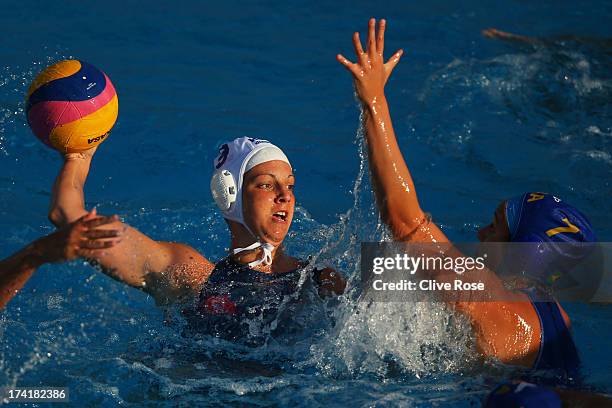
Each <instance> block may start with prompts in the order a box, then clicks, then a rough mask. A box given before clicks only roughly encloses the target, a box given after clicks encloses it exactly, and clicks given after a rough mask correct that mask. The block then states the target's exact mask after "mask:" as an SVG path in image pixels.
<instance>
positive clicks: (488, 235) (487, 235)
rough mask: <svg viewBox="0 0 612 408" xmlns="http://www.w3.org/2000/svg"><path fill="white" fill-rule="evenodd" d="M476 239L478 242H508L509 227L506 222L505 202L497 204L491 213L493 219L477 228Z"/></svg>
mask: <svg viewBox="0 0 612 408" xmlns="http://www.w3.org/2000/svg"><path fill="white" fill-rule="evenodd" d="M478 240H479V241H480V242H508V241H510V229H509V228H508V223H507V222H506V202H505V201H502V203H501V204H500V205H499V206H497V209H496V210H495V213H494V214H493V221H492V222H491V223H490V224H489V225H487V226H485V227H482V228H481V229H480V230H478Z"/></svg>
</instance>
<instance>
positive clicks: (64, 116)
mask: <svg viewBox="0 0 612 408" xmlns="http://www.w3.org/2000/svg"><path fill="white" fill-rule="evenodd" d="M118 110H119V103H118V100H117V93H116V92H115V87H114V86H113V84H112V83H111V81H110V79H109V78H108V77H107V76H106V74H105V73H104V72H102V71H100V70H99V69H97V68H96V67H94V66H93V65H90V64H88V63H86V62H83V61H77V60H66V61H60V62H58V63H57V64H53V65H51V66H50V67H47V68H46V69H45V70H44V71H42V72H41V73H40V74H38V76H37V77H36V78H35V79H34V81H33V82H32V85H30V89H28V95H27V99H26V115H27V118H28V124H29V125H30V127H31V128H32V131H33V132H34V134H35V135H36V137H38V138H39V139H40V140H41V141H42V142H43V143H45V144H46V145H47V146H49V147H52V148H54V149H57V150H59V151H60V152H63V153H73V152H82V151H84V150H87V149H91V148H92V147H95V146H97V145H99V144H100V143H102V141H104V139H105V138H106V137H107V136H108V134H109V132H110V130H111V129H112V127H113V125H114V124H115V121H116V120H117V113H118Z"/></svg>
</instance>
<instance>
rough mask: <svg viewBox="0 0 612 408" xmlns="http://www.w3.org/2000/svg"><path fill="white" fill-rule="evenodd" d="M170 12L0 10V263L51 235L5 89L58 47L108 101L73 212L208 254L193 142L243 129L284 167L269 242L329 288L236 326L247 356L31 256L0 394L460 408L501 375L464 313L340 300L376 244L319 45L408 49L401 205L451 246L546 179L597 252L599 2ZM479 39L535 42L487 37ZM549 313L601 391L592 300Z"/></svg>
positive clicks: (605, 33)
mask: <svg viewBox="0 0 612 408" xmlns="http://www.w3.org/2000/svg"><path fill="white" fill-rule="evenodd" d="M174 3H176V4H174ZM174 3H168V2H162V1H150V2H148V3H146V4H142V5H141V6H134V5H130V4H128V5H126V4H124V3H123V2H114V1H110V2H104V3H100V4H99V5H91V6H90V5H85V4H84V3H76V2H72V1H70V2H65V3H64V4H56V3H48V2H23V3H22V2H13V3H11V4H8V3H7V4H4V5H3V6H2V13H0V22H1V23H2V27H3V29H4V33H5V35H3V36H2V37H1V38H0V52H1V53H2V55H3V58H2V60H1V61H0V226H2V230H3V234H2V235H1V236H0V257H4V256H6V255H8V254H10V253H11V252H12V251H14V250H16V249H18V248H19V247H21V246H23V245H24V244H26V243H28V242H29V241H31V240H33V239H34V238H36V237H38V236H40V235H42V234H45V233H48V232H50V231H51V230H52V228H51V226H50V224H49V223H48V221H47V220H46V212H47V209H48V202H49V197H50V195H49V191H50V187H51V184H52V182H53V179H54V177H55V174H56V173H57V170H58V169H59V166H60V158H59V156H58V154H57V153H55V152H54V151H52V150H49V149H47V148H46V147H44V146H43V145H42V144H41V143H40V142H38V141H37V140H36V139H35V138H34V137H33V136H32V134H31V133H30V131H29V129H28V127H27V125H26V123H25V118H24V113H23V109H24V103H23V99H24V94H25V91H26V89H27V86H28V84H29V82H30V81H31V79H32V78H33V76H34V75H36V73H37V72H39V71H40V70H41V69H42V68H43V67H44V66H46V65H47V64H49V63H51V62H54V61H57V60H60V59H63V58H68V57H76V58H80V59H83V60H86V61H88V62H90V63H93V64H95V65H97V66H99V67H100V68H102V69H103V70H104V71H106V72H107V73H108V75H109V76H110V77H111V78H112V80H113V82H114V84H115V87H116V88H117V91H118V93H119V100H120V116H119V121H118V123H117V125H116V127H115V130H114V132H113V134H112V136H111V137H110V138H109V139H108V141H106V142H105V143H104V144H103V145H102V146H101V148H100V149H99V150H98V153H97V154H96V157H95V159H94V164H93V168H92V171H91V174H90V177H89V180H88V183H87V187H86V198H87V205H88V207H92V206H94V205H96V206H98V209H99V211H100V212H103V213H109V214H110V213H118V214H120V215H121V216H122V217H124V219H125V220H126V221H127V222H128V223H129V224H131V225H133V226H135V227H136V228H138V229H140V230H141V231H143V232H145V233H146V234H148V235H150V236H152V237H153V238H156V239H163V240H168V241H180V242H186V243H188V244H190V245H192V246H194V247H195V248H196V249H198V250H199V251H201V252H202V253H203V254H204V255H206V256H207V257H209V258H210V259H220V258H222V257H223V256H224V254H225V250H226V247H227V246H228V244H229V242H228V241H229V235H228V233H227V229H226V226H225V223H224V222H223V220H222V219H221V217H220V216H219V215H218V214H217V212H216V211H215V208H214V207H213V204H212V200H211V198H210V195H209V192H208V183H209V178H210V174H211V169H210V163H211V160H212V158H213V155H214V154H215V150H214V146H215V145H216V143H217V142H220V141H222V140H225V139H231V138H234V137H238V136H243V135H249V136H257V137H265V138H267V139H270V140H272V141H274V142H275V143H276V144H278V145H280V146H281V147H282V148H283V149H285V150H286V152H287V155H288V156H289V158H290V160H291V161H292V164H293V165H294V167H295V174H296V177H297V186H296V187H297V189H296V195H297V200H298V209H297V214H296V217H295V221H294V225H293V226H292V230H291V233H290V235H289V237H288V239H287V247H288V250H289V252H290V253H292V254H293V255H296V256H299V257H301V258H303V259H306V258H307V257H308V256H311V257H312V258H311V262H312V263H314V264H316V265H331V266H334V267H335V268H336V269H337V270H339V271H342V272H343V273H344V274H345V275H346V276H347V277H348V278H349V290H348V292H347V294H346V295H345V296H343V297H341V298H340V299H335V300H321V299H319V298H318V297H316V296H310V294H309V292H308V288H306V287H303V288H302V289H300V293H298V294H297V296H298V297H300V299H302V300H304V301H303V302H302V304H303V307H302V308H301V309H295V313H294V315H293V316H292V318H291V319H289V320H291V321H288V320H287V319H285V318H283V317H282V311H281V313H279V317H278V319H274V320H273V322H272V323H267V324H265V325H263V326H262V325H258V324H257V322H253V325H252V326H251V328H250V334H249V335H250V336H251V337H257V338H258V341H259V343H258V345H257V346H252V345H249V344H247V342H240V341H238V342H227V341H224V340H222V339H218V338H215V337H212V336H209V335H206V334H189V333H188V332H187V331H186V330H185V321H184V320H183V319H182V317H181V314H180V311H179V310H174V309H169V310H164V309H160V308H158V307H156V306H155V304H154V302H153V301H152V299H151V298H149V297H147V296H146V295H145V294H144V293H141V292H139V291H137V290H135V289H131V288H128V287H126V286H124V285H122V284H120V283H118V282H115V281H113V280H111V279H110V278H107V277H106V276H105V275H103V274H101V273H99V272H97V271H96V270H94V269H93V268H91V267H89V266H87V265H85V264H84V263H82V262H73V263H71V264H68V265H52V266H46V267H43V268H42V269H40V270H39V271H38V272H37V273H36V275H35V276H34V277H33V278H32V280H31V281H30V282H29V283H28V285H27V286H26V287H25V288H24V290H23V291H22V293H20V294H19V295H18V296H17V297H16V298H15V299H14V300H13V301H12V302H11V303H10V304H9V306H8V307H7V309H6V310H5V311H3V312H2V314H1V315H0V333H1V339H2V340H1V343H0V344H1V347H2V349H1V355H0V383H1V384H2V385H19V386H37V385H55V386H66V387H69V388H70V396H71V400H72V402H73V403H74V404H75V405H78V406H86V405H94V404H96V405H105V406H114V405H116V404H119V403H121V404H134V405H148V406H150V405H155V404H156V403H157V404H159V405H168V406H175V405H176V404H177V403H179V404H182V405H184V406H187V405H190V404H199V405H215V406H217V405H229V406H233V405H237V404H244V403H250V404H252V405H254V406H258V405H269V404H276V405H296V406H309V405H325V406H346V405H349V404H350V405H351V406H371V405H377V406H396V405H405V406H431V405H435V406H476V405H478V404H479V403H480V399H481V398H482V397H483V396H484V395H485V394H486V392H487V390H488V389H490V387H491V386H492V385H493V384H495V383H496V382H498V381H499V380H500V379H502V378H507V377H508V376H510V375H511V371H510V370H509V369H507V368H504V367H500V366H499V365H498V364H496V363H494V362H484V365H483V362H482V361H480V360H479V359H478V358H477V357H475V352H474V350H473V345H472V339H471V337H470V335H469V331H468V330H467V329H466V323H465V322H464V321H463V320H462V319H459V318H457V317H455V316H453V315H452V314H451V313H449V312H448V311H447V310H446V309H445V308H444V307H443V306H442V305H439V304H435V303H434V304H424V303H419V304H398V303H389V304H366V303H360V302H357V298H358V296H359V273H358V259H359V245H358V244H359V242H360V241H371V240H373V239H383V238H385V231H384V229H383V228H382V227H381V226H380V223H379V220H378V218H377V215H376V212H375V211H374V207H373V199H372V196H371V193H370V184H369V180H368V178H367V169H366V168H365V162H364V157H363V154H362V150H363V149H362V145H361V135H360V133H359V130H358V128H359V112H358V109H357V108H356V106H355V102H354V99H353V95H352V88H351V83H350V79H349V76H348V74H347V73H346V72H345V71H344V70H343V69H342V68H341V67H340V66H339V65H338V64H337V63H336V61H335V60H334V55H335V54H336V53H337V52H342V53H343V54H345V55H350V53H351V52H352V51H351V49H352V47H351V44H350V36H351V33H352V31H354V30H356V29H360V30H361V31H362V32H363V29H364V27H365V23H366V21H367V18H368V17H370V16H376V17H386V18H387V19H388V21H389V25H388V30H387V35H388V41H387V50H389V52H391V51H393V50H395V49H397V48H400V47H402V48H404V49H405V50H406V53H405V57H404V58H403V60H402V62H401V64H400V65H399V67H398V68H397V69H396V71H395V72H394V74H393V77H392V79H391V81H390V83H389V85H388V99H389V101H390V104H391V110H392V115H393V118H394V124H395V129H396V132H397V135H398V138H399V141H400V145H401V147H402V149H403V151H404V153H405V156H406V159H407V160H408V163H409V165H410V167H411V169H412V172H413V176H414V178H415V182H416V185H417V188H418V190H419V195H420V198H421V200H422V204H423V207H424V208H425V209H427V210H428V211H430V212H431V213H432V215H433V217H434V219H435V220H436V221H437V222H438V223H439V224H440V225H441V226H442V227H443V228H444V230H445V231H446V232H447V233H448V235H449V236H450V237H451V238H452V239H455V240H463V241H471V240H475V231H476V229H477V228H478V227H479V226H480V225H482V224H484V223H487V222H488V221H489V219H490V217H491V216H492V212H493V210H494V208H495V206H496V204H497V203H498V202H499V201H500V200H501V199H503V198H505V197H508V196H512V195H515V194H517V193H520V192H523V191H525V190H545V191H550V192H554V193H556V194H558V195H560V196H561V197H564V198H565V199H566V200H568V201H569V202H571V203H573V204H575V205H576V206H578V207H579V208H581V209H582V210H583V211H584V212H585V213H586V214H587V215H588V216H589V217H590V219H591V221H592V222H593V224H594V225H595V227H596V230H597V233H598V235H599V236H600V238H601V240H605V241H610V239H611V236H612V219H611V218H610V216H609V214H610V212H611V211H612V204H611V201H610V200H609V197H610V196H612V188H611V185H610V182H611V176H612V156H611V155H612V124H611V123H612V122H611V106H610V101H611V92H612V88H611V87H612V82H611V72H612V71H611V69H612V53H611V47H610V44H611V42H610V38H612V29H611V28H610V25H609V21H610V17H611V15H612V8H611V7H610V5H609V4H607V3H606V2H603V1H599V2H596V1H589V2H586V3H584V2H583V3H581V4H580V5H577V4H575V3H573V2H557V1H554V2H553V1H540V2H533V3H530V2H519V1H514V2H488V3H487V4H486V5H484V4H482V2H475V1H472V2H450V1H445V2H424V3H423V4H415V3H414V2H400V1H395V2H391V3H389V4H387V5H384V6H382V5H381V6H379V5H376V4H373V3H372V2H357V3H355V2H352V3H350V5H349V3H337V4H329V5H317V4H313V3H311V2H297V1H290V2H263V3H259V4H255V3H246V4H238V3H235V2H232V1H229V2H222V3H220V4H208V5H206V4H199V3H198V2H174ZM490 26H494V27H498V28H500V29H504V30H508V31H515V32H518V33H521V34H525V35H533V36H538V37H539V38H540V39H542V41H541V42H540V43H538V45H535V46H529V45H520V44H510V43H504V42H496V41H492V40H487V39H485V38H483V37H481V36H480V30H481V29H483V28H486V27H490ZM566 309H567V310H568V312H569V314H570V316H571V318H572V323H573V328H574V331H575V336H576V339H577V343H578V347H579V349H580V351H581V354H582V357H583V360H584V366H585V367H584V374H585V382H586V383H587V384H588V385H590V386H592V387H594V388H596V389H599V390H602V391H606V392H612V383H611V382H610V379H609V373H610V371H611V370H612V360H611V359H610V356H609V353H608V351H607V349H608V347H609V341H608V340H607V339H608V338H609V337H610V335H612V329H611V327H612V326H611V325H610V323H611V321H612V313H611V312H610V308H609V307H607V306H597V305H584V304H568V305H566ZM291 310H292V313H293V309H291ZM292 324H293V326H292ZM284 325H285V326H286V327H288V329H287V330H285V331H282V330H275V328H278V327H281V328H282V327H285V326H284ZM296 325H297V327H301V328H302V329H301V330H295V327H296ZM292 327H293V329H289V328H292Z"/></svg>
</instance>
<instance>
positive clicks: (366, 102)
mask: <svg viewBox="0 0 612 408" xmlns="http://www.w3.org/2000/svg"><path fill="white" fill-rule="evenodd" d="M361 103H362V104H363V107H364V108H366V109H367V110H368V111H370V112H371V113H373V114H377V113H378V112H379V111H378V110H377V109H376V108H377V107H380V106H383V105H387V97H386V96H385V93H384V92H380V93H378V94H374V95H372V96H371V97H369V98H368V99H362V100H361Z"/></svg>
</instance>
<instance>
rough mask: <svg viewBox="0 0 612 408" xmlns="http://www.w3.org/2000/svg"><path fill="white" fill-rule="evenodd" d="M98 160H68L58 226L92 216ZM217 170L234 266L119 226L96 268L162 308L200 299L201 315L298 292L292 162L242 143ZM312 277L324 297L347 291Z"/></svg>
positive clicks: (55, 208)
mask: <svg viewBox="0 0 612 408" xmlns="http://www.w3.org/2000/svg"><path fill="white" fill-rule="evenodd" d="M94 152H95V149H92V150H88V151H85V152H83V153H69V154H66V155H65V161H64V165H63V167H62V169H61V170H60V173H59V175H58V177H57V180H56V182H55V185H54V188H53V195H52V204H51V210H50V213H49V218H50V219H51V221H52V222H53V223H54V224H55V225H57V226H63V225H66V224H67V223H70V222H71V221H73V220H75V219H78V218H79V217H82V216H83V214H85V213H86V211H85V209H84V207H83V205H84V204H83V203H84V196H83V187H84V184H85V181H86V178H87V175H88V172H89V169H90V165H91V160H92V157H93V154H94ZM214 167H215V168H214V174H213V177H212V181H211V189H212V192H213V197H214V199H215V202H216V203H217V205H218V206H219V208H220V209H221V211H222V213H223V216H224V217H225V219H226V221H227V224H228V226H229V229H230V233H231V244H230V252H231V254H230V256H229V257H228V258H226V259H224V260H223V261H221V262H219V263H218V264H217V265H216V266H215V265H214V264H213V263H212V262H210V261H209V260H208V259H207V258H205V257H204V256H202V255H201V254H200V253H199V252H198V251H196V250H195V249H193V248H192V247H190V246H188V245H184V244H179V243H173V242H162V241H155V240H153V239H151V238H149V237H148V236H146V235H144V234H142V233H141V232H139V231H137V230H136V229H134V228H131V227H129V226H127V225H122V224H121V223H119V222H117V223H115V224H112V225H111V226H110V227H109V228H113V229H124V230H125V231H124V233H123V240H122V242H121V243H120V244H119V245H116V246H115V247H113V248H109V249H108V250H105V251H103V252H99V253H96V254H95V256H93V257H92V258H93V261H95V262H96V263H97V264H99V265H100V266H102V268H103V270H104V272H105V273H106V274H108V275H109V276H111V277H113V278H115V279H117V280H119V281H121V282H124V283H126V284H128V285H130V286H133V287H136V288H139V289H142V290H144V291H145V292H147V293H148V294H150V295H151V296H153V297H154V298H155V300H156V302H157V303H158V304H167V303H171V302H174V301H176V300H177V299H179V298H183V297H187V298H189V297H191V298H192V299H193V298H194V296H195V295H197V294H200V298H199V299H200V302H199V307H198V311H199V312H201V313H205V314H206V313H208V314H213V315H214V314H229V315H242V314H244V313H246V311H245V310H246V307H245V306H244V302H246V303H248V304H249V305H250V304H252V303H254V302H255V303H256V302H263V300H262V299H261V298H260V297H259V296H250V297H249V296H244V295H245V292H244V290H243V289H244V287H245V286H246V287H247V288H248V289H253V287H255V286H262V287H265V288H267V289H270V290H272V292H273V293H272V295H276V296H277V297H280V296H282V295H284V294H287V293H288V292H290V291H291V290H292V289H294V288H295V287H296V284H297V280H298V278H299V273H297V274H296V273H295V271H296V270H298V269H299V268H300V267H302V266H303V264H302V263H301V262H300V261H298V260H297V259H296V258H293V257H291V256H289V255H287V254H286V253H285V252H284V251H283V248H282V245H281V244H282V242H283V240H284V239H285V236H286V235H287V232H288V230H289V227H290V225H291V221H292V218H293V211H294V205H295V197H294V195H293V186H294V176H293V173H292V168H291V165H290V164H289V160H288V159H287V157H286V156H285V154H284V153H283V152H282V151H281V149H279V148H278V147H276V146H274V145H273V144H271V143H269V142H267V141H265V140H259V139H252V138H246V137H243V138H239V139H236V140H234V141H232V142H229V143H226V144H224V145H223V146H221V148H220V150H219V156H218V157H217V158H216V160H215V162H214ZM290 272H291V274H290ZM313 274H314V276H313V278H314V280H315V282H317V283H318V284H319V291H320V292H321V291H323V292H335V293H341V292H342V291H343V290H344V285H345V283H344V280H343V279H342V277H341V276H340V275H339V274H337V273H334V272H333V271H332V270H330V269H323V270H316V271H315V272H314V273H313ZM289 277H290V278H289ZM224 285H225V286H224ZM234 291H240V293H239V294H234ZM251 292H253V290H251V291H250V292H249V293H251Z"/></svg>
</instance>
